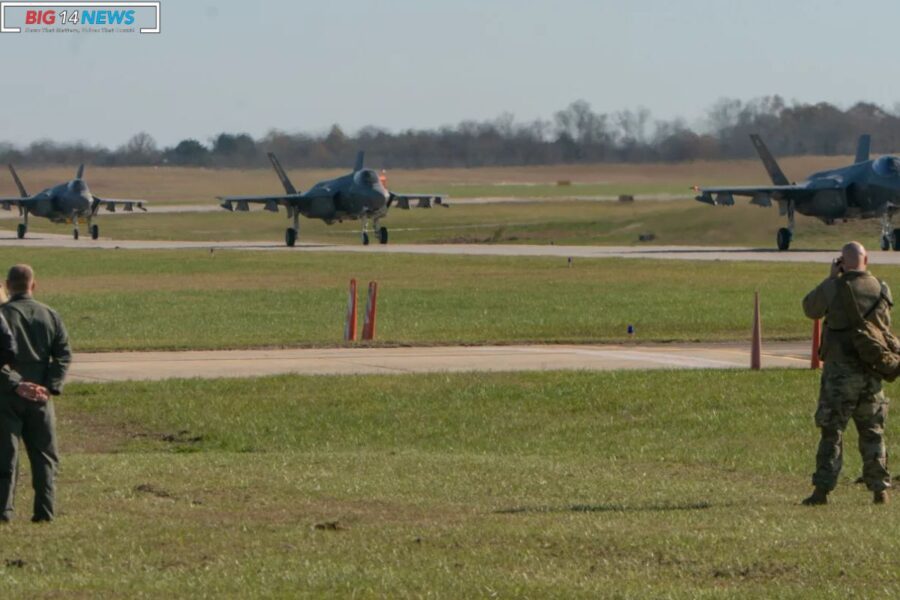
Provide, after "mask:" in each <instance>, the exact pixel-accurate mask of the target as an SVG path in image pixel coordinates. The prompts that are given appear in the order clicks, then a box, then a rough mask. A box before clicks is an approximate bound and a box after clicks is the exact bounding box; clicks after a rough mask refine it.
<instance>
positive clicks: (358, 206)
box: [219, 152, 447, 246]
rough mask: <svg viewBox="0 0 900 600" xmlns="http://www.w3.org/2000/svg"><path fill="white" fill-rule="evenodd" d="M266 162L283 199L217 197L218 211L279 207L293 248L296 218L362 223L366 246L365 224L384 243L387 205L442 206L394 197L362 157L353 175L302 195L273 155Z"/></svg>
mask: <svg viewBox="0 0 900 600" xmlns="http://www.w3.org/2000/svg"><path fill="white" fill-rule="evenodd" d="M268 156H269V161H271V163H272V167H273V168H274V169H275V173H276V175H278V179H280V180H281V185H282V186H284V191H285V194H284V195H279V194H276V195H271V196H219V200H221V201H222V204H221V206H222V208H224V209H225V210H230V211H234V210H238V211H248V210H250V206H249V205H250V203H259V204H264V205H265V209H266V210H268V211H271V212H278V207H279V206H284V207H285V209H286V210H287V216H288V218H289V219H293V224H292V226H291V227H288V228H287V229H286V230H285V232H284V242H285V244H287V245H288V246H293V245H294V244H295V243H296V242H297V238H298V237H299V235H300V215H303V216H304V217H306V218H308V219H321V220H323V221H325V223H327V224H328V225H331V224H333V223H341V222H343V221H344V220H345V219H346V220H357V219H359V220H361V221H362V243H363V244H364V245H368V243H369V220H370V219H371V220H372V221H373V222H374V227H375V233H376V235H377V236H378V241H379V242H380V243H382V244H387V243H388V230H387V227H383V226H382V225H381V219H383V218H384V217H385V216H387V212H388V209H389V208H390V207H391V205H393V204H396V205H397V206H398V207H400V208H402V209H404V210H408V209H409V208H410V202H411V201H416V203H417V204H416V207H417V208H431V206H432V203H433V204H437V205H440V206H445V207H446V206H447V205H446V204H444V197H443V196H441V195H439V194H395V193H393V192H389V191H388V190H387V188H386V187H385V179H384V178H383V177H381V176H379V174H378V173H377V172H375V171H374V170H373V169H367V168H365V167H364V165H363V162H364V160H365V153H364V152H360V153H359V154H357V156H356V165H355V166H354V167H353V171H352V172H351V173H349V174H347V175H343V176H341V177H338V178H336V179H329V180H327V181H320V182H319V183H317V184H315V185H314V186H312V187H311V188H310V189H308V190H307V191H306V192H303V193H301V192H299V191H297V188H295V187H294V184H293V183H291V180H290V179H289V178H288V176H287V173H286V172H285V171H284V169H283V168H282V167H281V163H280V162H278V159H277V158H276V157H275V155H274V154H273V153H271V152H270V153H269V154H268Z"/></svg>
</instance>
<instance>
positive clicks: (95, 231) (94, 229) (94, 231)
mask: <svg viewBox="0 0 900 600" xmlns="http://www.w3.org/2000/svg"><path fill="white" fill-rule="evenodd" d="M99 237H100V226H99V225H91V239H92V240H96V239H97V238H99Z"/></svg>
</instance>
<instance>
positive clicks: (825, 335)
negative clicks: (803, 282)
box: [803, 271, 900, 365]
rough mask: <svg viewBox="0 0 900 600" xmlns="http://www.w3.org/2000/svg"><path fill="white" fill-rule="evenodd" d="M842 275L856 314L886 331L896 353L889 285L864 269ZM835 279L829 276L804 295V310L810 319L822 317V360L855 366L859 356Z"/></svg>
mask: <svg viewBox="0 0 900 600" xmlns="http://www.w3.org/2000/svg"><path fill="white" fill-rule="evenodd" d="M841 277H842V278H843V279H845V280H846V281H847V283H848V284H849V285H850V287H851V289H852V290H853V294H854V295H855V297H856V305H857V308H858V309H859V313H860V314H861V315H863V316H864V317H865V318H866V320H868V321H871V322H872V323H874V324H876V325H878V327H879V328H880V329H881V330H882V331H884V332H885V337H886V338H887V341H888V343H889V344H890V345H891V346H892V347H893V350H894V351H895V352H897V351H900V340H898V339H897V338H896V337H895V336H894V334H893V333H892V332H891V307H892V306H893V305H894V300H893V298H892V296H891V289H890V288H889V287H888V285H887V284H886V283H884V282H883V281H880V280H879V279H877V278H875V277H874V276H872V275H871V274H869V273H867V272H866V271H847V272H846V273H844V274H843V275H842V276H841ZM838 282H839V279H837V278H832V277H829V278H827V279H825V281H823V282H822V283H820V284H819V285H818V286H816V288H815V289H813V290H812V291H811V292H810V293H808V294H807V295H806V297H805V298H803V312H804V313H806V316H807V317H809V318H810V319H821V318H823V317H824V319H825V321H824V323H823V325H824V326H823V328H822V345H821V346H820V349H819V354H820V356H821V358H822V360H826V361H830V362H840V363H848V364H854V365H857V364H860V361H859V357H858V355H857V353H856V349H855V348H854V347H853V342H852V340H851V339H850V336H849V328H850V324H851V320H850V316H849V315H847V314H846V311H845V310H844V308H843V306H842V303H841V299H840V297H839V295H838V285H837V284H838Z"/></svg>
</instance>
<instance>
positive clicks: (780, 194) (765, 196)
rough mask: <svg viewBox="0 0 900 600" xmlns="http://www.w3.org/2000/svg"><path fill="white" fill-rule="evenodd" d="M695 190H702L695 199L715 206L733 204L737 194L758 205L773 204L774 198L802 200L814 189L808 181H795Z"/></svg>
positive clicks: (698, 190)
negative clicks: (782, 183) (788, 183)
mask: <svg viewBox="0 0 900 600" xmlns="http://www.w3.org/2000/svg"><path fill="white" fill-rule="evenodd" d="M694 191H696V192H700V194H699V195H698V196H696V197H695V198H694V199H695V200H697V201H698V202H703V203H705V204H711V205H713V206H732V205H733V204H734V197H735V196H746V197H749V198H750V203H751V204H756V205H758V206H772V200H794V201H795V202H796V201H802V200H804V199H805V198H808V197H809V196H810V195H811V194H812V193H813V191H814V190H811V189H810V188H809V186H808V185H807V184H806V183H800V184H796V183H795V184H790V185H768V186H746V187H708V188H696V187H695V188H694Z"/></svg>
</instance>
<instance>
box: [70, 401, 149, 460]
mask: <svg viewBox="0 0 900 600" xmlns="http://www.w3.org/2000/svg"><path fill="white" fill-rule="evenodd" d="M57 418H58V423H57V430H58V432H59V436H60V446H61V452H62V453H63V454H112V453H115V452H120V451H121V450H122V449H123V448H124V447H125V445H126V444H127V443H128V442H129V440H131V439H133V438H134V436H135V435H136V434H139V433H141V432H140V431H139V430H138V428H136V427H133V426H128V425H124V424H122V423H115V422H113V421H110V420H106V419H104V418H103V417H102V416H101V415H98V414H93V413H89V412H86V411H81V410H77V409H74V410H73V409H71V408H68V407H64V408H62V409H58V410H57Z"/></svg>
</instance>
